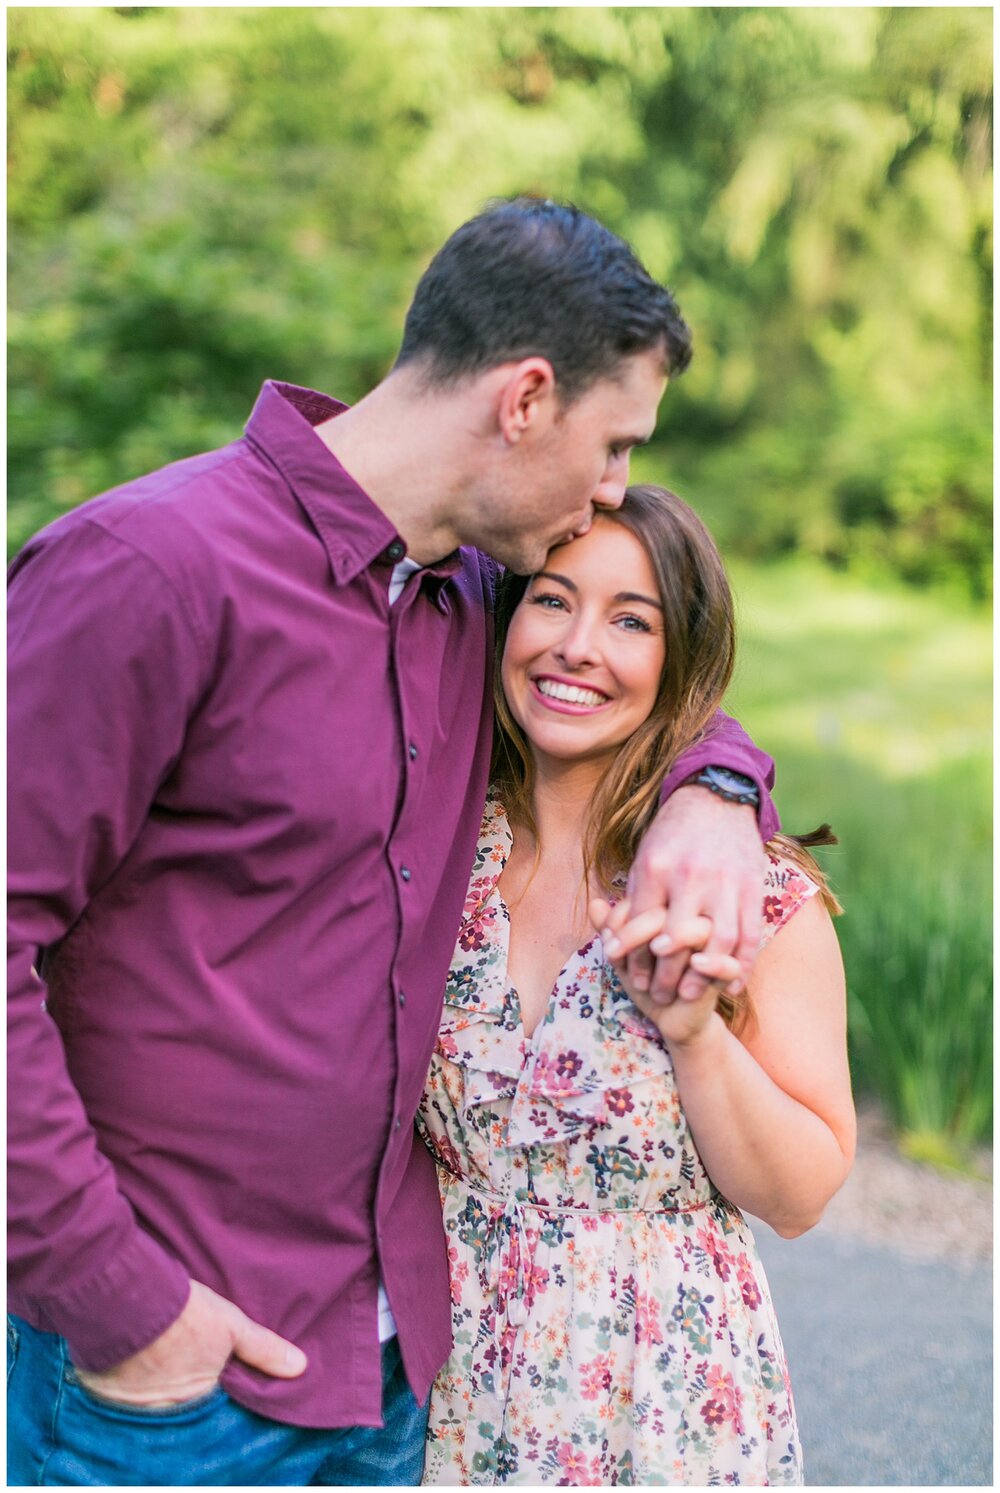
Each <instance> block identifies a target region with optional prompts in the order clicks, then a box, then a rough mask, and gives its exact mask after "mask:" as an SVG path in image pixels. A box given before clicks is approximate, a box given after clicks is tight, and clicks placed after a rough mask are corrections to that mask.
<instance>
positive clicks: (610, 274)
mask: <svg viewBox="0 0 1000 1493" xmlns="http://www.w3.org/2000/svg"><path fill="white" fill-rule="evenodd" d="M654 349H662V352H663V361H664V370H665V372H666V373H667V374H669V375H671V376H674V377H676V375H677V374H679V373H682V372H683V371H684V369H685V368H686V367H687V365H688V363H689V362H690V360H691V333H690V330H689V329H688V327H687V325H686V323H685V322H684V320H683V318H682V316H681V314H680V312H679V310H678V309H677V305H676V303H675V301H674V298H673V296H672V295H671V294H670V292H669V291H668V290H665V289H664V287H663V286H662V285H658V284H657V283H656V281H655V280H653V279H652V278H651V276H650V275H648V274H647V273H646V271H645V270H644V269H643V267H642V265H641V264H640V263H639V260H638V259H637V258H636V256H635V254H634V253H633V252H632V250H631V249H630V248H629V246H628V244H626V243H624V242H623V240H622V239H620V238H618V237H616V235H615V234H613V233H612V232H611V231H610V229H608V228H605V227H604V226H603V225H602V224H601V223H597V222H595V221H594V219H593V218H590V217H588V216H587V214H586V213H582V212H580V211H579V209H578V208H575V207H571V206H564V205H562V204H560V203H556V202H545V201H541V200H539V199H536V198H530V197H518V198H515V199H514V200H513V201H504V202H497V203H493V204H492V205H491V206H490V207H488V208H487V209H486V210H485V211H484V212H482V213H480V214H479V215H478V216H477V217H475V218H472V219H471V220H470V221H469V222H468V223H464V224H463V225H462V227H461V228H458V229H456V231H455V232H454V233H453V234H452V235H451V237H450V238H449V239H448V241H447V243H445V244H444V246H443V247H442V248H441V249H440V250H439V251H438V253H437V254H436V255H435V256H434V258H433V259H432V260H431V263H430V264H429V265H428V267H427V270H426V271H425V273H424V275H423V276H422V278H421V280H420V283H419V284H418V286H417V289H416V293H415V295H414V297H413V304H412V305H411V306H410V309H409V312H408V313H407V317H406V326H405V329H404V332H403V342H402V346H401V348H400V350H399V356H398V358H397V359H396V367H397V368H399V367H401V366H402V365H404V364H406V363H413V362H417V361H418V360H419V361H420V362H422V363H424V364H425V366H426V370H427V376H428V379H429V380H430V382H431V383H432V384H450V383H455V382H457V381H458V380H459V379H462V378H465V377H468V376H469V375H472V374H477V373H482V372H484V371H485V370H486V369H488V368H495V367H497V365H498V364H500V363H510V362H515V361H517V360H519V359H521V358H528V357H544V358H547V359H548V360H549V362H550V363H551V364H552V368H553V371H554V372H555V376H556V386H557V388H558V390H559V393H560V395H561V397H562V399H563V401H564V402H568V401H570V400H572V399H575V398H576V397H577V396H578V395H580V394H582V393H583V392H584V390H586V389H587V388H589V387H590V385H591V384H593V383H595V382H596V381H597V380H598V379H600V378H612V377H614V376H615V374H616V373H617V372H618V370H619V368H620V366H621V364H622V361H623V360H624V359H625V358H628V357H631V356H633V355H634V354H636V353H643V352H648V351H651V350H654Z"/></svg>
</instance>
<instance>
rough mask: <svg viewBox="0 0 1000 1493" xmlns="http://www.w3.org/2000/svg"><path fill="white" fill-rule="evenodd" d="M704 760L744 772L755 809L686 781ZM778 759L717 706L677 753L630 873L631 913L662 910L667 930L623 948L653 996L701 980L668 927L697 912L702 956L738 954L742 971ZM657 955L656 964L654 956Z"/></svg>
mask: <svg viewBox="0 0 1000 1493" xmlns="http://www.w3.org/2000/svg"><path fill="white" fill-rule="evenodd" d="M705 767H724V768H728V769H729V770H730V771H732V772H737V773H740V774H742V775H743V776H745V777H747V778H750V779H751V780H752V782H753V783H754V785H755V786H756V789H757V793H758V796H759V809H758V810H757V811H756V812H755V811H754V810H753V809H752V808H750V807H746V806H741V805H738V804H735V803H731V802H728V801H727V800H726V799H725V798H722V797H720V796H719V795H718V794H716V793H713V792H712V791H711V789H709V788H705V787H701V786H700V785H696V784H692V782H691V779H692V778H693V777H695V776H696V775H697V774H698V773H699V772H701V770H702V769H703V768H705ZM773 786H774V763H773V762H772V760H771V758H770V757H769V756H768V755H767V754H766V753H765V752H762V751H760V749H759V748H758V747H756V746H754V744H753V742H752V741H751V740H750V738H749V736H747V734H746V732H745V731H744V730H743V727H742V726H741V725H740V724H739V722H738V721H735V720H733V719H732V717H730V716H727V715H724V714H723V712H722V711H721V710H720V711H718V712H717V713H716V717H715V721H714V722H713V726H712V729H711V731H710V732H709V733H708V734H707V735H706V736H705V738H704V739H703V740H702V741H700V742H698V743H697V745H696V746H694V747H692V748H691V749H690V750H689V751H687V752H685V753H683V755H682V756H680V757H679V758H678V759H677V762H676V763H675V764H674V767H673V768H672V769H671V771H670V773H669V774H668V775H667V777H666V778H665V779H664V783H663V789H662V791H661V795H660V799H661V805H662V806H661V808H660V811H659V813H658V814H657V816H656V818H655V819H654V821H653V823H652V824H651V825H650V827H649V829H648V830H647V832H646V835H645V836H644V838H643V841H642V844H641V845H640V847H639V851H638V854H637V856H636V859H635V863H634V865H633V867H632V871H631V875H630V877H629V896H630V899H631V905H632V909H633V914H638V913H641V912H644V911H646V910H647V909H649V908H653V907H666V908H667V909H668V923H667V928H666V930H665V933H664V934H663V935H662V936H661V937H660V938H658V939H656V940H655V941H654V943H653V945H652V946H651V948H652V952H650V949H649V948H647V947H642V948H638V949H635V950H633V951H632V952H631V953H630V954H629V961H628V968H629V975H630V978H631V979H632V980H634V981H636V982H637V983H638V985H639V988H644V987H643V982H645V988H649V990H650V994H651V995H652V997H653V999H654V1000H660V1001H664V1002H669V1001H672V1000H673V999H675V997H676V996H677V995H680V996H682V997H683V998H684V999H690V1000H694V999H696V998H697V997H698V996H699V995H700V994H701V993H702V991H703V990H704V989H705V985H706V983H707V982H706V980H705V978H704V977H703V976H701V975H699V974H698V973H697V971H696V970H694V969H693V968H692V967H691V966H690V965H689V963H688V959H689V954H690V951H689V950H688V949H685V948H682V947H678V948H677V951H676V952H670V948H669V946H670V941H671V937H672V934H673V933H674V931H675V930H676V929H678V928H680V927H681V926H682V925H686V924H688V923H689V922H690V920H691V919H692V918H694V917H698V916H705V917H708V918H710V919H711V921H712V930H713V931H712V935H711V938H710V939H709V942H708V944H707V945H706V948H705V953H706V954H708V955H712V956H715V955H726V954H734V955H735V956H736V958H737V959H738V960H739V963H740V966H741V968H742V970H743V975H744V979H746V977H747V976H748V975H749V973H750V968H751V966H752V964H753V961H754V958H755V957H756V954H757V949H758V947H759V945H760V934H761V915H762V907H763V900H764V871H765V866H766V860H765V856H764V851H763V845H762V842H763V841H765V840H769V839H770V838H771V836H772V835H774V834H776V833H777V831H778V829H779V828H780V823H779V820H778V815H777V811H776V809H775V807H774V804H773V802H772V800H771V795H770V789H771V788H772V787H773ZM654 955H656V956H658V957H657V958H656V960H655V969H654V958H653V956H654Z"/></svg>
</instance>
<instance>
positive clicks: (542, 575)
mask: <svg viewBox="0 0 1000 1493" xmlns="http://www.w3.org/2000/svg"><path fill="white" fill-rule="evenodd" d="M531 579H532V580H533V581H541V580H546V581H558V582H559V584H560V586H565V587H566V590H567V591H576V590H577V589H578V587H577V586H575V585H574V583H573V582H572V581H571V580H570V578H569V576H566V575H557V574H556V572H555V571H554V570H536V571H535V573H534V575H533V576H532V577H531Z"/></svg>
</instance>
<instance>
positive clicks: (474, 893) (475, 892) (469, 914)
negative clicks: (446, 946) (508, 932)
mask: <svg viewBox="0 0 1000 1493" xmlns="http://www.w3.org/2000/svg"><path fill="white" fill-rule="evenodd" d="M495 884H496V881H495V878H494V877H492V876H477V877H476V879H475V881H473V882H472V884H471V885H470V887H469V890H468V892H467V893H466V897H465V907H464V909H463V911H462V926H461V928H460V929H459V934H458V946H459V948H460V949H465V950H466V952H473V951H475V950H477V949H481V948H482V947H483V945H484V944H485V943H486V941H487V937H488V935H489V933H490V931H491V930H492V928H493V925H494V923H495V922H496V915H497V906H496V903H495V902H492V903H489V904H488V905H487V898H488V897H489V895H490V893H491V892H492V891H493V887H494V885H495Z"/></svg>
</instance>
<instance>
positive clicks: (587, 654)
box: [555, 616, 598, 669]
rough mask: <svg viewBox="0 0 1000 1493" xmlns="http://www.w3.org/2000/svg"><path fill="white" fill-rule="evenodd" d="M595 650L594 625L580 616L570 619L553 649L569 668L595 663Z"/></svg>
mask: <svg viewBox="0 0 1000 1493" xmlns="http://www.w3.org/2000/svg"><path fill="white" fill-rule="evenodd" d="M597 651H598V650H597V641H596V637H595V632H594V626H593V624H592V623H591V622H590V621H589V620H588V619H587V618H585V617H581V616H576V617H574V618H572V619H571V621H570V623H569V626H568V627H567V628H566V631H565V632H564V633H563V635H562V637H561V638H560V639H559V642H558V644H557V646H556V649H555V652H556V656H557V657H558V658H560V659H561V660H562V661H563V663H565V665H566V667H567V668H570V669H579V668H582V667H583V666H584V665H585V664H591V663H596V661H597Z"/></svg>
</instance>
